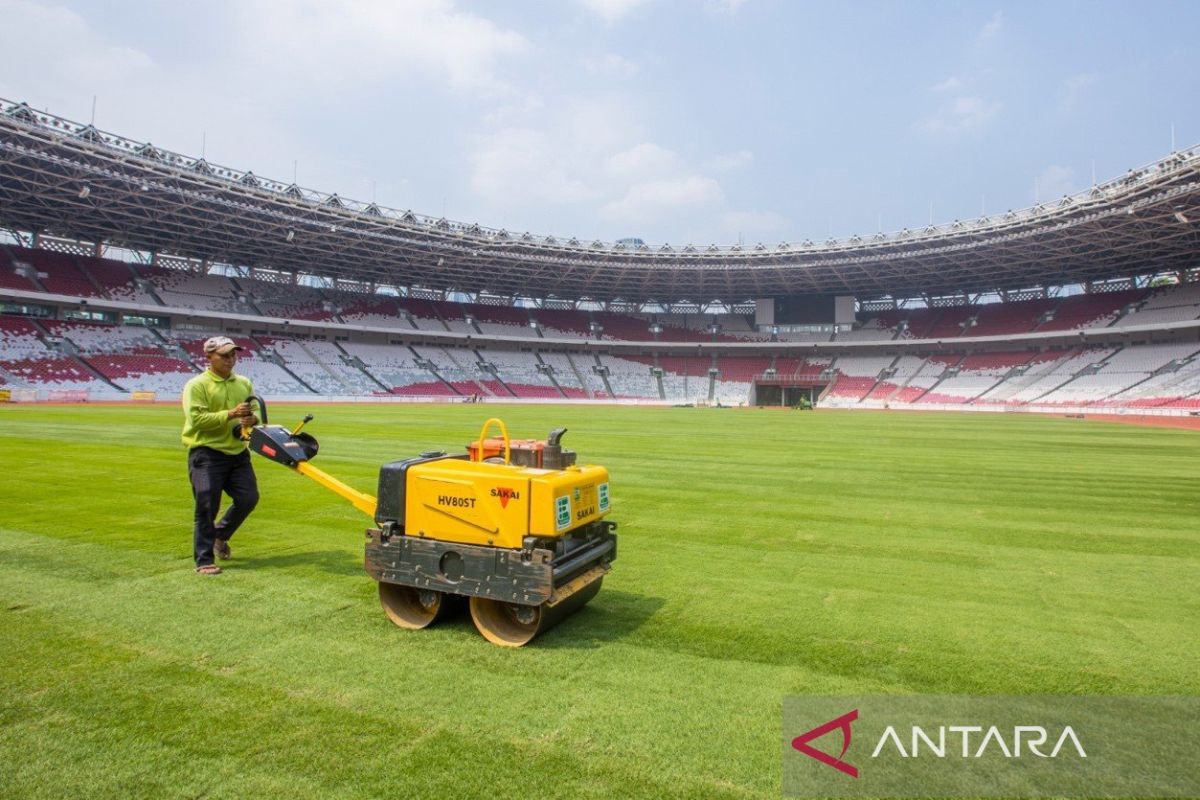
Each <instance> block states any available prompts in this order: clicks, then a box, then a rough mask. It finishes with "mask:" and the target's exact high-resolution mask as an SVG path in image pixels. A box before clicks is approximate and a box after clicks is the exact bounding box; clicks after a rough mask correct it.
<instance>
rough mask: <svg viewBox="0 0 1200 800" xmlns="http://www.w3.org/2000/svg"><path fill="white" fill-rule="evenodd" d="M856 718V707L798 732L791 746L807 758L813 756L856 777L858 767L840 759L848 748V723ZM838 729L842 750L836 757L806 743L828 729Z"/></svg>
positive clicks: (828, 730)
mask: <svg viewBox="0 0 1200 800" xmlns="http://www.w3.org/2000/svg"><path fill="white" fill-rule="evenodd" d="M856 719H858V709H857V708H856V709H854V710H853V711H851V712H849V713H846V714H842V715H841V716H840V717H838V718H837V719H831V720H829V722H826V723H825V724H824V725H818V726H817V727H815V728H813V729H812V730H811V731H808V732H807V733H802V734H800V735H799V736H797V737H796V738H795V739H792V747H794V748H796V749H797V750H799V751H800V752H801V753H804V755H806V756H808V757H809V758H815V759H816V760H817V761H820V762H821V763H822V764H828V765H829V766H831V767H833V768H834V769H836V770H837V771H838V772H844V773H846V774H847V775H849V776H850V777H851V778H857V777H858V768H857V767H855V766H854V765H852V764H848V763H846V762H845V761H842V758H843V757H844V756H845V755H846V751H847V750H849V749H850V723H852V722H854V720H856ZM839 729H840V730H841V732H842V752H841V753H839V754H838V757H837V758H834V757H833V756H831V755H829V754H828V753H822V752H821V751H820V750H818V749H817V748H815V747H810V746H809V744H808V743H809V742H811V741H812V740H813V739H820V738H821V737H822V736H824V735H825V734H827V733H829V732H830V731H834V730H839Z"/></svg>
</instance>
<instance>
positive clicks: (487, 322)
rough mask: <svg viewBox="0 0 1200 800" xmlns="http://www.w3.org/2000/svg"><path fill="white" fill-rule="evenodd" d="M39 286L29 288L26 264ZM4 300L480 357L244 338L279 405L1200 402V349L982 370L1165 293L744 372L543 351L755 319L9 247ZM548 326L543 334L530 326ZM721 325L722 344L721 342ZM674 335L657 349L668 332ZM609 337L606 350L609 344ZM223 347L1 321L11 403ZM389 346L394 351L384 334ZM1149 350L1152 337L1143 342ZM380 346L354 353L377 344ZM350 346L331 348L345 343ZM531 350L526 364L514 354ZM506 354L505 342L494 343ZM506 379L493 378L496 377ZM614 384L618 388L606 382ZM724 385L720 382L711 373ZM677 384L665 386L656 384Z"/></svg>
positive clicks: (887, 333)
mask: <svg viewBox="0 0 1200 800" xmlns="http://www.w3.org/2000/svg"><path fill="white" fill-rule="evenodd" d="M17 262H20V263H22V264H27V265H29V267H30V268H31V271H32V273H33V274H34V276H35V278H34V279H30V278H27V277H25V276H23V275H20V274H18V273H17V272H16V271H15V269H14V264H15V263H17ZM0 287H5V288H11V289H23V290H27V291H39V290H43V289H44V290H45V291H48V292H52V293H56V294H66V295H68V296H77V297H90V298H105V297H108V298H112V299H119V300H125V301H133V302H139V303H143V304H146V305H150V306H154V307H158V306H159V305H160V304H163V303H165V304H166V305H169V306H177V307H182V308H193V309H196V310H201V311H207V312H215V313H225V312H233V313H242V314H255V313H261V314H263V315H265V316H268V317H282V318H284V319H296V320H308V321H317V322H322V321H327V322H329V323H330V324H332V325H336V324H341V323H346V324H349V325H352V326H353V325H369V326H378V327H386V328H389V329H392V330H394V331H396V335H400V336H402V335H403V334H404V332H405V331H413V330H414V329H416V330H423V331H432V332H447V331H450V332H456V333H462V334H468V335H470V336H471V337H472V340H471V343H472V348H467V347H455V346H445V347H437V346H431V345H414V346H412V347H409V346H407V345H405V344H384V343H382V342H380V341H376V342H374V343H371V342H364V341H348V340H347V341H338V342H334V341H330V340H326V339H322V338H321V336H320V335H317V336H314V337H310V338H295V337H284V336H279V335H272V336H238V337H235V338H236V339H237V341H238V342H239V344H241V345H242V346H243V347H244V348H246V349H245V350H244V351H243V352H242V354H241V358H240V359H239V365H238V370H239V371H240V372H242V373H243V374H246V375H248V376H250V377H251V378H252V379H253V380H254V381H255V384H256V387H257V388H258V389H259V390H260V391H263V392H264V393H269V394H273V395H307V394H312V393H317V394H323V395H339V396H342V395H367V394H379V393H384V392H389V393H393V394H405V395H408V396H431V395H433V396H458V395H475V394H479V395H483V396H485V397H495V398H505V397H508V398H512V397H517V398H537V399H551V400H552V399H562V398H564V397H566V398H592V397H599V398H605V397H607V396H608V394H609V391H610V390H611V392H612V394H613V395H614V396H616V397H617V398H631V399H656V400H666V401H670V402H679V401H689V402H693V401H701V402H703V401H705V400H709V399H713V400H718V401H721V402H744V401H745V400H746V399H747V398H748V397H749V396H750V392H751V389H752V387H753V385H754V381H755V380H756V379H758V377H759V376H762V375H763V374H764V373H767V371H768V370H769V369H774V370H775V372H774V374H775V375H776V376H777V377H779V378H785V379H794V380H797V381H799V382H801V383H810V384H811V385H814V386H827V387H828V388H827V389H826V393H825V398H826V400H827V401H829V402H831V403H833V404H851V405H854V404H860V403H861V404H867V405H869V404H882V403H887V404H889V405H896V404H899V405H904V404H909V403H917V404H919V405H934V404H938V405H940V404H951V405H955V404H957V405H963V404H975V405H980V404H988V405H992V404H1003V405H1013V406H1023V405H1056V404H1057V405H1064V406H1066V405H1093V406H1094V405H1104V406H1112V407H1126V408H1130V409H1135V408H1191V407H1192V404H1195V403H1196V402H1197V397H1200V343H1196V342H1182V343H1178V344H1143V343H1136V344H1130V345H1128V346H1126V347H1124V348H1116V347H1089V348H1080V347H1076V348H1063V347H1058V348H1051V349H1048V350H1041V351H1039V350H1037V349H1033V348H1032V347H1030V348H1021V347H1014V348H1012V349H1010V350H1006V351H996V352H990V353H978V352H972V347H971V345H970V340H971V339H973V338H975V337H979V336H990V337H996V336H1000V337H1003V336H1020V335H1021V334H1025V333H1030V332H1054V331H1064V330H1073V329H1083V328H1104V327H1113V328H1127V327H1133V326H1157V325H1167V324H1170V323H1174V322H1181V321H1192V320H1196V319H1200V284H1184V285H1168V286H1160V287H1157V288H1155V289H1153V290H1140V289H1139V290H1122V291H1114V292H1100V293H1094V294H1080V295H1070V296H1066V297H1059V298H1040V299H1033V300H1026V301H1021V302H1010V303H982V304H975V305H959V306H948V307H937V308H917V309H899V310H892V311H885V312H876V313H869V314H864V315H862V321H861V323H860V324H859V325H857V326H856V327H855V328H854V329H853V330H846V331H841V332H839V333H837V334H836V335H835V336H833V337H831V336H830V335H829V334H827V333H824V332H814V333H792V334H784V335H782V336H781V337H780V338H781V339H782V340H785V341H788V340H791V341H795V342H798V343H799V342H808V341H813V342H822V341H826V340H829V339H831V338H832V340H833V341H834V342H840V341H861V342H871V341H878V342H887V341H891V340H895V339H903V340H913V339H934V340H937V341H941V342H943V348H942V349H943V352H941V353H939V354H937V355H933V356H928V357H924V356H921V355H918V354H904V355H899V356H896V355H889V354H880V353H878V352H876V353H872V352H870V351H868V352H865V353H859V352H855V353H844V354H839V355H837V356H836V357H835V356H834V355H821V356H816V355H805V356H803V357H801V356H798V355H794V354H793V355H788V356H764V355H749V356H743V355H727V354H725V353H721V352H719V353H718V355H717V356H716V357H714V356H713V355H711V354H710V353H707V352H706V353H705V354H703V355H699V356H695V355H689V356H683V355H677V354H667V353H663V352H658V353H655V351H654V348H653V347H652V346H647V348H646V349H644V350H643V351H642V352H641V353H631V354H626V353H623V354H621V355H620V356H616V355H605V354H602V355H599V356H597V355H594V354H587V355H577V354H571V355H568V354H566V353H563V352H558V351H550V350H544V349H541V348H540V347H539V346H538V344H537V343H538V342H539V341H541V339H542V338H543V337H545V338H549V339H577V340H584V339H590V340H592V341H593V342H594V341H595V340H596V339H597V338H600V339H605V340H610V341H641V342H647V341H650V340H653V339H657V340H659V341H661V342H664V343H670V342H696V343H708V342H712V341H713V340H714V339H715V340H716V341H718V342H729V341H754V340H763V339H766V338H767V337H765V336H763V335H761V334H759V333H758V332H756V331H755V330H754V329H753V326H752V324H751V321H750V318H749V317H747V316H744V315H738V314H726V315H709V314H701V313H689V314H628V313H614V312H601V311H572V310H565V309H526V308H516V307H510V306H494V305H488V304H485V303H467V304H459V303H452V302H447V301H444V300H433V299H426V298H423V297H395V296H384V295H370V296H368V295H362V294H355V293H353V292H348V291H341V290H335V289H317V288H313V287H307V286H298V285H291V284H286V283H285V284H275V283H272V282H264V281H260V280H254V279H250V278H242V277H235V278H226V277H223V276H221V275H216V274H208V275H202V274H199V273H196V272H193V271H186V270H183V269H176V268H174V265H173V263H171V262H169V260H168V266H156V267H148V266H142V265H135V264H129V263H126V262H123V261H115V260H111V259H107V258H97V257H92V256H83V255H75V254H69V253H65V252H53V251H49V250H40V249H37V250H30V249H27V248H18V247H14V246H11V245H5V246H0ZM534 320H536V322H537V323H538V327H534V326H533V325H532V324H531V322H532V321H534ZM713 323H716V324H718V325H720V332H719V333H717V334H714V333H712V332H711V330H710V326H711V325H712V324H713ZM652 324H653V325H656V326H658V327H659V328H660V330H657V331H652V330H651V325H652ZM594 325H595V326H600V328H601V329H602V332H601V333H600V335H599V337H597V335H596V334H595V333H593V331H592V326H594ZM208 335H211V333H204V332H203V331H195V332H188V331H171V330H162V331H155V330H152V329H149V328H145V327H139V326H133V325H116V324H102V323H96V322H80V321H67V320H50V319H47V320H42V321H40V322H35V321H31V320H28V319H23V318H18V317H12V316H4V317H0V369H3V373H2V374H0V380H3V381H4V383H5V385H6V386H7V385H21V386H24V385H29V386H33V387H37V388H46V389H49V388H63V389H71V390H75V389H90V390H92V391H96V392H100V393H104V392H110V393H111V392H119V391H134V390H138V389H150V390H152V391H156V392H159V393H171V392H174V391H176V390H177V389H178V388H179V387H181V386H182V382H183V381H184V380H186V379H187V377H188V376H189V375H192V374H195V372H196V371H197V370H198V369H202V368H203V367H204V364H205V361H204V357H203V353H202V352H201V343H202V342H203V340H204V339H205V338H207V336H208ZM375 335H376V336H378V334H375ZM1135 335H1136V334H1135ZM367 337H368V335H367V334H356V333H354V332H353V331H351V332H350V335H348V336H342V335H341V334H340V333H339V334H338V338H345V339H358V338H367ZM332 338H333V334H330V339H332ZM507 338H516V339H520V340H523V341H525V342H527V343H528V344H527V345H525V347H527V348H532V349H522V348H521V347H518V346H517V345H516V344H515V343H513V342H507V343H506V342H503V341H502V339H507ZM489 340H490V341H489ZM485 365H490V366H485ZM597 367H605V368H607V378H608V380H607V382H606V381H605V378H604V376H603V375H601V374H600V373H598V372H597ZM714 368H715V370H716V371H715V374H710V370H713V369H714ZM655 370H658V371H660V372H661V377H660V376H658V375H656V374H655Z"/></svg>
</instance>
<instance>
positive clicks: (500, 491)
mask: <svg viewBox="0 0 1200 800" xmlns="http://www.w3.org/2000/svg"><path fill="white" fill-rule="evenodd" d="M496 494H497V495H499V497H500V507H501V508H508V499H509V498H510V497H512V489H504V488H497V489H496Z"/></svg>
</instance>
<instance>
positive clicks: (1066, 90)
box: [1060, 72, 1096, 111]
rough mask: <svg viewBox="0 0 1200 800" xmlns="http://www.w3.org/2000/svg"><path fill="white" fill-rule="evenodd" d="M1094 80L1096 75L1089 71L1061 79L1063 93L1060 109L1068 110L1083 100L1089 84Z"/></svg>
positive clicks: (1089, 86)
mask: <svg viewBox="0 0 1200 800" xmlns="http://www.w3.org/2000/svg"><path fill="white" fill-rule="evenodd" d="M1095 82H1096V76H1095V75H1093V74H1091V73H1087V72H1084V73H1080V74H1078V75H1072V76H1071V77H1069V78H1067V79H1066V80H1065V81H1063V94H1062V103H1061V106H1060V107H1061V109H1062V110H1063V111H1070V110H1072V109H1074V108H1075V107H1076V106H1077V105H1079V103H1080V102H1081V101H1082V100H1083V98H1084V95H1086V94H1087V91H1088V89H1089V88H1091V86H1092V85H1093V84H1094V83H1095Z"/></svg>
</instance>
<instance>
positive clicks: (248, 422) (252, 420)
mask: <svg viewBox="0 0 1200 800" xmlns="http://www.w3.org/2000/svg"><path fill="white" fill-rule="evenodd" d="M257 424H258V417H256V416H254V415H253V414H247V415H246V416H244V417H242V427H245V428H253V427H254V426H255V425H257Z"/></svg>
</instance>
